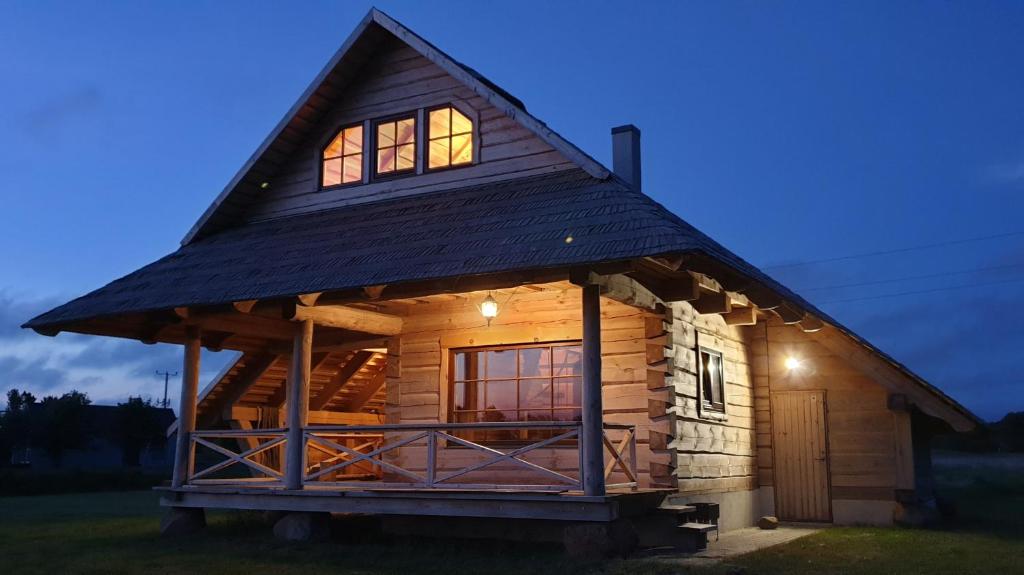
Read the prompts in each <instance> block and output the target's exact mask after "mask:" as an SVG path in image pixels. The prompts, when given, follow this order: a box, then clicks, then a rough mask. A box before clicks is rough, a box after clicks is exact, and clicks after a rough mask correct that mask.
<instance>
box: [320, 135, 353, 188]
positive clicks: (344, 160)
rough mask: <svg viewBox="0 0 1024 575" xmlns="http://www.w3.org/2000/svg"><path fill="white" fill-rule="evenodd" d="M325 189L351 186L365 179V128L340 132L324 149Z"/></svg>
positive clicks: (323, 183) (323, 174)
mask: <svg viewBox="0 0 1024 575" xmlns="http://www.w3.org/2000/svg"><path fill="white" fill-rule="evenodd" d="M321 173H322V175H321V180H320V183H321V185H322V186H323V187H325V188H326V187H328V186H337V185H339V184H351V183H352V182H358V181H361V180H362V179H363V127H362V126H361V125H356V126H350V127H348V128H345V129H343V130H341V131H340V132H338V135H337V136H335V137H334V139H333V140H331V143H330V144H327V147H326V148H324V155H323V170H321Z"/></svg>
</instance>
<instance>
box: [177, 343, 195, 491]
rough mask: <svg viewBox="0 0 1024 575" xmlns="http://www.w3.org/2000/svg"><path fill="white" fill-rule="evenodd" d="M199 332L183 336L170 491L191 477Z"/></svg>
mask: <svg viewBox="0 0 1024 575" xmlns="http://www.w3.org/2000/svg"><path fill="white" fill-rule="evenodd" d="M201 344H202V331H201V330H200V329H199V328H198V327H196V326H189V327H188V328H187V329H186V333H185V359H184V365H183V367H182V370H181V371H182V377H181V396H180V397H179V401H178V437H177V444H176V446H175V451H174V472H173V475H172V477H171V487H181V486H183V485H185V484H186V483H188V479H189V477H191V475H192V465H193V453H194V451H195V450H194V447H193V444H192V432H193V431H195V430H196V402H197V399H198V395H199V352H200V346H201Z"/></svg>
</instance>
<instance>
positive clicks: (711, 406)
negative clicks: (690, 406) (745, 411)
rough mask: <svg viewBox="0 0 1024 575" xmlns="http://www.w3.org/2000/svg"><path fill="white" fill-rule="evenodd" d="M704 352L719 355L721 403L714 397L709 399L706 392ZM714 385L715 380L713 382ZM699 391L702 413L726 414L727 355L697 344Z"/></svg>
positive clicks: (713, 355) (709, 354)
mask: <svg viewBox="0 0 1024 575" xmlns="http://www.w3.org/2000/svg"><path fill="white" fill-rule="evenodd" d="M703 354H708V356H711V357H717V358H718V363H719V366H720V369H719V370H718V380H719V395H720V396H721V399H722V401H721V403H715V402H714V399H708V398H707V397H706V394H705V393H704V371H705V370H704V359H703ZM712 385H714V382H712ZM697 392H698V393H699V394H700V407H701V413H702V414H715V415H717V416H719V417H721V416H724V415H725V403H726V401H725V355H724V354H723V353H722V352H720V351H718V350H716V349H712V348H709V347H704V346H702V345H698V346H697Z"/></svg>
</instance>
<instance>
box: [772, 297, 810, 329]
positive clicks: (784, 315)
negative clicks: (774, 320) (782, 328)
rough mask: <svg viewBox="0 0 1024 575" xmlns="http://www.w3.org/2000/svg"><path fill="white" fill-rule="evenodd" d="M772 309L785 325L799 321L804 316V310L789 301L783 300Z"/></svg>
mask: <svg viewBox="0 0 1024 575" xmlns="http://www.w3.org/2000/svg"><path fill="white" fill-rule="evenodd" d="M772 311H774V312H775V313H776V314H777V315H778V316H779V318H781V319H782V323H784V324H786V325H793V324H795V323H800V320H802V319H803V318H804V311H803V310H802V309H800V308H798V307H796V306H794V305H793V304H791V303H789V302H783V303H782V305H780V306H779V307H777V308H775V309H774V310H772Z"/></svg>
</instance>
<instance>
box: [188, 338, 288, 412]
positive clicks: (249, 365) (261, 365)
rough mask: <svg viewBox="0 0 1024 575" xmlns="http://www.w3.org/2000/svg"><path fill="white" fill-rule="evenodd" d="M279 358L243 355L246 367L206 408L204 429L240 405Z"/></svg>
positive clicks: (262, 355) (263, 355) (267, 354)
mask: <svg viewBox="0 0 1024 575" xmlns="http://www.w3.org/2000/svg"><path fill="white" fill-rule="evenodd" d="M277 358H278V356H276V355H273V354H269V353H265V354H259V355H253V354H245V355H243V356H242V360H243V361H244V362H245V365H244V366H243V367H242V368H241V370H239V371H238V373H236V374H235V375H234V377H232V378H231V382H230V383H228V384H227V385H225V386H224V387H223V388H222V389H220V390H219V393H218V394H217V397H216V398H215V399H213V400H212V401H211V403H212V405H210V406H208V407H206V408H204V410H203V416H202V418H201V420H202V423H203V425H204V427H205V426H208V425H212V424H213V423H214V422H216V419H217V415H218V414H220V413H221V412H222V411H223V410H224V409H225V408H228V407H230V406H232V405H234V404H236V403H238V402H239V401H240V400H241V399H242V397H244V396H245V394H246V393H247V392H248V391H249V389H250V388H251V387H252V386H253V385H255V384H256V382H257V381H259V379H260V378H261V377H263V374H265V373H266V372H267V370H268V369H270V367H271V366H272V365H274V362H275V361H277ZM229 419H230V418H229Z"/></svg>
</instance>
